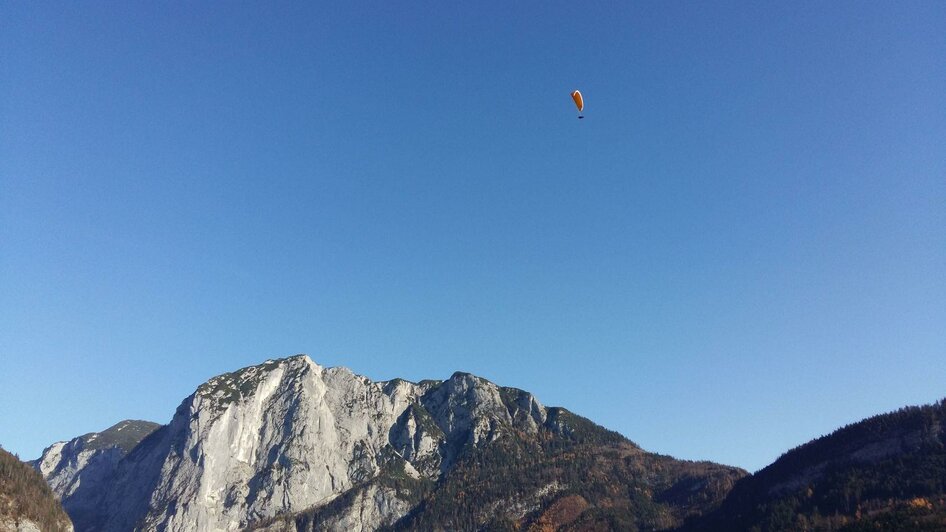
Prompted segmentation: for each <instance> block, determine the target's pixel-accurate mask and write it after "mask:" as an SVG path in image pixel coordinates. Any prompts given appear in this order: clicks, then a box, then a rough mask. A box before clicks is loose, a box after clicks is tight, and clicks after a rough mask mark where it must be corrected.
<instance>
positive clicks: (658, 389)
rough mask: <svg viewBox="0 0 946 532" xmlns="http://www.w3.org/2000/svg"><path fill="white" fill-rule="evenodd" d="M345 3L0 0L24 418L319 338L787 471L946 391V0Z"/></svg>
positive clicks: (6, 197) (2, 267) (10, 386)
mask: <svg viewBox="0 0 946 532" xmlns="http://www.w3.org/2000/svg"><path fill="white" fill-rule="evenodd" d="M320 4H321V5H317V6H316V5H314V4H313V3H298V4H281V3H271V2H267V3H255V4H250V3H241V4H239V5H237V4H234V3H227V4H219V3H214V4H211V3H196V4H195V3H172V4H170V5H169V4H167V3H154V2H151V3H143V2H108V3H92V2H83V3H74V2H63V3H54V4H51V3H43V2H4V3H2V4H0V358H2V367H0V390H2V394H3V395H2V401H0V444H2V445H4V446H5V447H6V448H8V449H10V450H12V451H16V452H19V453H20V454H21V455H22V456H23V457H24V458H32V457H35V456H37V455H38V454H39V452H40V451H41V449H42V448H43V447H44V446H45V445H48V444H49V443H51V442H53V441H55V440H61V439H67V438H70V437H73V436H76V435H78V434H81V433H84V432H88V431H93V430H101V429H104V428H105V427H107V426H109V425H111V424H112V423H114V422H117V421H118V420H121V419H124V418H143V419H150V420H154V421H159V422H167V421H168V420H169V419H170V417H171V415H172V414H173V412H174V409H175V407H176V406H177V405H178V404H179V402H180V401H181V400H182V399H183V398H184V397H186V396H187V395H188V394H190V393H191V392H192V391H193V390H194V388H195V387H196V386H197V385H199V384H200V383H201V382H203V381H204V380H206V379H207V378H209V377H211V376H213V375H215V374H219V373H222V372H225V371H230V370H233V369H236V368H239V367H242V366H246V365H250V364H254V363H258V362H261V361H263V360H264V359H266V358H269V357H277V356H288V355H292V354H295V353H300V352H304V353H308V354H310V355H311V356H312V357H313V358H314V359H315V360H316V361H317V362H319V363H321V364H324V365H343V366H347V367H350V368H352V369H353V370H354V371H356V372H358V373H361V374H364V375H367V376H369V377H371V378H374V379H389V378H393V377H396V376H399V377H405V378H408V379H414V380H419V379H423V378H446V377H448V376H449V375H450V374H451V373H452V372H453V371H455V370H464V371H470V372H473V373H476V374H479V375H482V376H485V377H487V378H489V379H492V380H494V381H495V382H497V383H500V384H503V385H510V386H517V387H520V388H524V389H527V390H530V391H532V392H534V393H536V394H537V395H538V397H539V399H540V400H542V401H543V402H544V403H545V404H549V405H561V406H565V407H568V408H570V409H572V410H574V411H576V412H578V413H580V414H583V415H585V416H588V417H590V418H591V419H593V420H595V421H596V422H598V423H600V424H603V425H605V426H607V427H609V428H612V429H615V430H618V431H620V432H622V433H623V434H625V435H626V436H628V437H629V438H631V439H632V440H634V441H636V442H638V443H640V444H641V445H643V446H644V447H645V448H647V449H649V450H653V451H657V452H661V453H665V454H672V455H675V456H679V457H683V458H689V459H711V460H716V461H720V462H724V463H728V464H735V465H739V466H743V467H746V468H748V469H753V470H754V469H757V468H759V467H761V466H763V465H765V464H767V463H769V462H770V461H771V460H773V459H774V458H776V457H777V456H778V455H779V454H780V453H781V452H783V451H785V450H787V449H788V448H790V447H793V446H795V445H798V444H801V443H803V442H805V441H807V440H809V439H811V438H813V437H816V436H819V435H821V434H823V433H827V432H830V431H831V430H833V429H834V428H837V427H838V426H840V425H843V424H845V423H848V422H852V421H855V420H858V419H860V418H863V417H865V416H868V415H871V414H875V413H880V412H883V411H887V410H891V409H895V408H898V407H900V406H903V405H907V404H917V403H926V402H931V401H934V400H936V399H938V398H940V397H943V396H944V395H946V3H943V2H897V3H892V2H814V3H799V2H784V3H772V2H764V3H758V2H739V3H721V2H692V3H680V2H646V3H633V4H631V3H616V2H608V3H601V4H599V5H598V6H597V7H588V6H586V5H585V3H584V2H568V3H550V2H512V3H510V2H502V3H495V4H488V3H485V2H467V3H462V4H456V3H443V2H426V3H425V2H397V3H389V2H372V3H362V2H351V3H349V2H330V3H320ZM576 88H579V89H581V90H582V91H583V92H584V94H585V98H586V110H585V116H586V118H585V119H584V120H582V121H579V120H577V119H576V116H575V115H576V113H575V110H574V108H573V106H572V102H571V100H570V98H569V93H570V91H572V90H573V89H576Z"/></svg>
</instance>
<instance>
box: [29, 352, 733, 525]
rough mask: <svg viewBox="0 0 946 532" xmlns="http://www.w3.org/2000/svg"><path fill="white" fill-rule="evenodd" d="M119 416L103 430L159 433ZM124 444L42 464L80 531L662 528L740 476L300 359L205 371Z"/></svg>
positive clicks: (554, 417) (461, 395) (470, 379)
mask: <svg viewBox="0 0 946 532" xmlns="http://www.w3.org/2000/svg"><path fill="white" fill-rule="evenodd" d="M128 423H131V424H130V425H125V428H122V429H121V430H119V429H117V427H119V426H120V425H121V424H119V425H117V426H116V427H113V428H112V429H109V431H106V432H105V433H110V435H111V436H115V435H117V434H119V433H121V434H124V433H125V432H124V431H125V430H128V428H129V427H135V429H134V433H135V434H136V435H138V436H143V435H144V434H145V433H148V432H149V431H150V429H152V428H154V427H151V426H138V425H136V424H135V423H137V422H128ZM113 429H115V430H113ZM105 433H101V434H100V435H99V436H98V437H96V438H90V435H87V436H83V437H82V438H80V439H79V440H82V442H83V443H82V445H76V446H74V447H82V448H83V449H88V448H89V447H90V446H92V445H96V443H95V442H97V441H101V440H100V438H101V437H102V434H105ZM83 438H84V440H83ZM134 439H135V438H131V439H129V440H126V441H125V445H124V446H106V450H107V449H112V451H109V452H108V453H107V454H105V453H103V454H102V455H101V458H99V459H95V456H99V455H89V456H88V457H87V458H86V459H84V460H83V459H82V457H81V453H82V451H80V452H79V453H78V454H76V453H75V452H74V451H70V452H71V454H70V453H67V452H66V451H67V449H66V447H68V445H69V444H62V445H61V447H57V446H58V445H60V444H57V445H54V446H52V447H50V449H48V450H47V452H46V453H44V455H43V457H42V458H40V460H38V461H37V462H36V467H37V468H38V469H39V470H40V471H42V472H43V473H44V475H46V477H47V479H48V480H49V481H50V483H51V485H52V486H53V489H54V490H55V491H56V493H58V494H59V495H60V496H62V497H63V503H64V506H65V507H66V510H67V511H68V512H69V513H70V516H72V518H73V521H74V522H75V524H76V528H77V530H80V531H84V530H96V531H99V530H101V531H126V530H133V529H147V530H166V531H184V530H187V531H194V530H198V531H199V530H240V529H257V530H269V531H277V530H339V529H344V530H378V529H391V530H406V529H411V530H418V529H423V530H468V529H483V528H487V529H503V528H505V529H515V528H518V529H522V530H526V529H528V530H554V529H556V528H558V529H559V530H566V529H575V530H578V529H581V530H595V529H598V530H600V529H608V528H616V527H619V528H623V529H627V530H634V529H638V528H639V529H660V528H670V527H673V526H676V525H678V524H680V523H682V522H683V520H684V519H686V518H687V517H693V516H698V515H701V514H704V513H707V512H709V511H711V510H712V509H713V508H714V507H715V506H716V505H717V504H719V502H720V501H722V499H723V498H724V497H725V495H726V494H727V493H728V491H729V490H730V488H731V487H732V486H733V485H734V484H735V483H736V481H737V480H738V479H739V478H741V477H742V476H744V475H745V472H744V471H742V470H740V469H738V468H733V467H727V466H722V465H718V464H712V463H708V462H686V461H680V460H675V459H673V458H671V457H667V456H660V455H656V454H652V453H648V452H646V451H644V450H642V449H641V448H640V447H638V446H637V445H635V444H634V443H632V442H631V441H629V440H627V439H626V438H624V437H623V436H621V435H620V434H617V433H615V432H611V431H608V430H606V429H604V428H602V427H599V426H598V425H595V424H594V423H592V422H591V421H589V420H587V419H584V418H582V417H580V416H577V415H575V414H572V413H570V412H568V411H567V410H565V409H562V408H547V407H545V406H543V405H542V404H541V403H539V401H538V400H537V399H536V398H535V397H534V396H533V395H532V394H530V393H528V392H525V391H522V390H518V389H515V388H506V387H500V386H497V385H495V384H493V383H491V382H489V381H487V380H485V379H482V378H479V377H476V376H474V375H470V374H467V373H455V374H454V375H453V376H451V377H450V378H449V379H447V380H445V381H436V380H426V381H421V382H419V383H412V382H408V381H405V380H400V379H396V380H392V381H386V382H374V381H371V380H370V379H368V378H366V377H362V376H359V375H355V374H354V373H352V372H351V371H350V370H348V369H345V368H325V367H322V366H320V365H318V364H316V363H315V362H313V361H312V360H311V359H309V358H308V357H307V356H304V355H299V356H295V357H291V358H287V359H280V360H268V361H266V362H265V363H263V364H260V365H257V366H252V367H248V368H243V369H241V370H238V371H235V372H233V373H227V374H224V375H221V376H218V377H215V378H213V379H211V380H209V381H208V382H206V383H205V384H203V385H201V386H200V387H199V388H198V389H197V390H196V391H195V392H194V393H193V394H192V395H191V396H189V397H187V398H186V399H185V400H184V401H183V403H182V404H181V405H180V407H178V409H177V412H176V413H175V415H174V417H173V418H172V420H171V422H170V423H169V424H167V425H164V426H161V427H160V428H157V430H154V431H153V432H150V433H148V434H147V436H145V437H144V438H143V439H141V440H140V443H137V445H135V442H134ZM90 440H91V441H90ZM73 441H76V440H73ZM71 443H72V442H70V444H71ZM129 449H130V450H129ZM98 452H102V451H101V450H100V451H98ZM66 455H69V456H75V458H68V459H65V463H67V464H70V465H69V466H68V467H65V466H61V465H59V464H62V463H64V459H63V458H62V457H63V456H66ZM73 464H74V465H73ZM57 471H58V473H57ZM64 471H65V472H67V473H68V474H65V473H63V472H64ZM75 479H80V480H81V481H80V482H76V481H75ZM87 479H88V481H87Z"/></svg>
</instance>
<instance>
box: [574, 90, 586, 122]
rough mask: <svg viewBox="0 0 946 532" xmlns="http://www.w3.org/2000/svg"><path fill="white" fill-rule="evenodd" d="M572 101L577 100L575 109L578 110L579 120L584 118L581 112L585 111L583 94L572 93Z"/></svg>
mask: <svg viewBox="0 0 946 532" xmlns="http://www.w3.org/2000/svg"><path fill="white" fill-rule="evenodd" d="M572 100H575V107H577V108H578V118H584V116H583V115H582V114H581V112H582V111H583V110H584V109H585V100H584V99H582V97H581V93H580V92H578V91H574V92H572Z"/></svg>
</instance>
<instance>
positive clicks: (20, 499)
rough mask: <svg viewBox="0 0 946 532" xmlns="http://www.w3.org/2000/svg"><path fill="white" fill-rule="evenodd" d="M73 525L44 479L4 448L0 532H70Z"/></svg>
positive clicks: (0, 460)
mask: <svg viewBox="0 0 946 532" xmlns="http://www.w3.org/2000/svg"><path fill="white" fill-rule="evenodd" d="M71 530H72V523H71V522H70V521H69V517H68V516H67V515H66V512H65V511H63V509H62V505H61V504H59V501H57V500H56V497H55V495H54V494H53V492H52V490H50V488H49V486H48V485H47V484H46V482H44V481H43V477H42V476H40V474H39V473H37V472H36V471H34V470H33V468H31V467H30V466H29V465H28V464H26V463H23V462H21V461H20V460H19V458H17V457H16V456H14V455H12V454H10V453H8V452H7V451H5V450H3V449H0V532H7V531H11V532H13V531H22V532H39V531H45V532H66V531H71Z"/></svg>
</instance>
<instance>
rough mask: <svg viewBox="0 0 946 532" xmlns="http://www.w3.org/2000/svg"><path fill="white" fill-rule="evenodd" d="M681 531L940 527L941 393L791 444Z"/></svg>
mask: <svg viewBox="0 0 946 532" xmlns="http://www.w3.org/2000/svg"><path fill="white" fill-rule="evenodd" d="M684 530H688V531H716V530H719V531H724V530H727V531H728V530H758V531H768V530H842V531H850V532H854V531H867V530H904V531H907V530H909V531H922V530H930V531H933V530H946V399H944V400H942V401H940V402H938V403H936V404H933V405H928V406H922V407H907V408H903V409H900V410H898V411H896V412H892V413H889V414H883V415H879V416H875V417H872V418H869V419H866V420H863V421H861V422H858V423H855V424H853V425H849V426H846V427H844V428H841V429H839V430H837V431H835V432H834V433H832V434H831V435H829V436H824V437H822V438H818V439H816V440H813V441H811V442H809V443H807V444H805V445H802V446H801V447H798V448H795V449H793V450H791V451H789V452H787V453H785V454H784V455H782V456H781V457H780V458H779V459H778V460H776V461H775V462H774V463H772V464H771V465H769V466H768V467H766V468H764V469H762V470H761V471H759V472H758V473H755V474H754V475H751V476H747V477H745V478H743V479H742V480H740V481H739V482H738V483H736V486H735V487H734V488H733V490H732V492H731V493H730V494H729V496H728V497H727V498H726V500H725V501H724V502H723V504H722V505H721V506H720V507H719V508H718V509H717V510H716V511H714V512H712V513H710V514H709V515H706V516H704V517H703V518H701V519H691V520H690V521H689V522H688V523H687V526H685V527H684Z"/></svg>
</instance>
